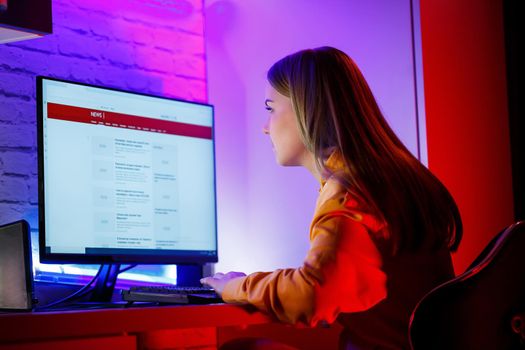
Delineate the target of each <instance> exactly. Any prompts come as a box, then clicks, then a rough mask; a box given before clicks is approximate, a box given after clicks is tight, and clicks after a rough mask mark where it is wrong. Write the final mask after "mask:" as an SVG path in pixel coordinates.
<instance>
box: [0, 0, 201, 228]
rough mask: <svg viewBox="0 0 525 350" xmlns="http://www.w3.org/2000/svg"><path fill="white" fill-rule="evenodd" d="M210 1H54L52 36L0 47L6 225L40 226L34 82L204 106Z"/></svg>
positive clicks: (1, 185) (0, 196) (0, 214)
mask: <svg viewBox="0 0 525 350" xmlns="http://www.w3.org/2000/svg"><path fill="white" fill-rule="evenodd" d="M203 19H204V13H203V0H172V1H168V2H166V1H160V0H149V1H144V0H102V1H101V0H93V1H85V0H54V1H53V34H52V35H49V36H47V37H44V38H38V39H33V40H28V41H21V42H17V43H11V44H1V45H0V225H1V224H4V223H7V222H11V221H14V220H19V219H22V218H25V219H27V220H28V221H30V224H31V225H32V226H35V225H36V224H37V221H38V220H37V206H38V192H37V156H36V101H35V86H36V83H35V76H37V75H47V76H51V77H57V78H62V79H68V80H74V81H79V82H85V83H90V84H96V85H103V86H109V87H115V88H120V89H125V90H131V91H138V92H143V93H148V94H154V95H163V96H168V97H176V98H180V99H188V100H193V101H200V102H205V101H206V100H207V96H206V63H205V52H204V20H203Z"/></svg>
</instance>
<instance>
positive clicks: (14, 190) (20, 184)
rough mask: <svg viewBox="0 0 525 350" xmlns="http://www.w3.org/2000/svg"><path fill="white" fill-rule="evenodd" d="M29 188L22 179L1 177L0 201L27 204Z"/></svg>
mask: <svg viewBox="0 0 525 350" xmlns="http://www.w3.org/2000/svg"><path fill="white" fill-rule="evenodd" d="M28 200H29V187H28V184H27V182H26V179H24V178H22V177H13V176H5V175H4V176H2V177H1V178H0V201H9V202H27V201H28Z"/></svg>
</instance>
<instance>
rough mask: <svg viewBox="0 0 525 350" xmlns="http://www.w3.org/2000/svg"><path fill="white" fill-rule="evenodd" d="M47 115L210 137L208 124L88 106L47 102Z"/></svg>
mask: <svg viewBox="0 0 525 350" xmlns="http://www.w3.org/2000/svg"><path fill="white" fill-rule="evenodd" d="M47 117H48V118H52V119H59V120H66V121H71V122H78V123H87V124H96V125H104V126H111V127H116V128H124V129H133V130H141V131H149V132H158V133H162V134H172V135H180V136H188V137H197V138H202V139H210V140H211V138H212V129H211V127H209V126H202V125H195V124H187V123H180V122H174V121H169V120H160V119H154V118H148V117H139V116H136V115H129V114H121V113H114V112H108V111H101V110H96V109H90V108H81V107H74V106H67V105H61V104H57V103H47Z"/></svg>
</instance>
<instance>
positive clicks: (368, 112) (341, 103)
mask: <svg viewBox="0 0 525 350" xmlns="http://www.w3.org/2000/svg"><path fill="white" fill-rule="evenodd" d="M267 77H268V81H269V82H270V84H271V85H272V87H273V88H274V89H276V90H277V91H278V92H279V93H280V94H282V95H284V96H287V97H289V98H290V99H291V101H292V105H293V107H294V110H295V114H296V117H297V122H298V125H299V130H300V134H301V137H302V139H303V142H304V144H305V146H306V148H307V149H308V150H309V151H311V152H312V153H313V154H314V156H315V159H316V163H317V166H318V167H319V168H320V169H322V170H323V171H325V172H327V171H329V169H327V168H326V167H325V164H324V161H325V157H326V150H328V149H337V150H338V151H339V152H340V153H341V155H342V158H343V159H344V163H345V165H346V171H345V172H343V173H339V174H336V175H337V177H338V179H339V180H340V181H341V182H342V183H343V185H344V186H345V187H346V189H347V190H348V191H349V192H351V193H352V194H353V195H354V196H356V197H357V198H358V199H359V200H360V201H361V202H362V203H363V204H364V205H365V206H366V207H367V208H368V209H369V210H370V211H372V212H373V213H374V214H375V215H377V216H378V217H380V218H381V219H382V220H384V221H385V222H386V223H387V224H388V227H389V230H388V232H389V236H388V240H387V241H388V248H389V250H390V252H391V253H392V254H396V253H397V252H399V251H401V250H405V249H407V250H411V251H412V250H415V249H418V248H419V247H420V246H422V245H424V244H425V245H427V244H430V246H432V247H434V248H436V249H437V248H439V247H443V246H445V245H446V246H448V247H449V248H450V249H451V250H452V251H455V250H456V249H457V247H458V245H459V242H460V241H461V237H462V233H463V226H462V222H461V218H460V215H459V210H458V207H457V205H456V203H455V201H454V199H453V198H452V196H451V195H450V193H449V192H448V191H447V189H446V188H445V186H443V184H442V183H441V182H440V181H439V180H438V179H437V178H436V177H435V176H434V175H433V174H432V173H431V172H430V171H429V170H428V169H427V168H426V167H424V166H423V165H422V164H421V163H420V162H419V161H418V160H417V159H416V158H415V157H414V156H413V155H412V154H411V153H410V152H409V151H408V149H407V148H406V147H405V146H404V145H403V143H402V142H401V141H400V140H399V138H398V137H397V136H396V135H395V133H394V132H393V131H392V129H391V128H390V126H389V125H388V123H387V122H386V120H385V118H384V117H383V115H382V113H381V111H380V109H379V107H378V105H377V102H376V100H375V98H374V96H373V94H372V91H371V90H370V88H369V86H368V84H367V82H366V80H365V79H364V77H363V75H362V73H361V72H360V70H359V68H358V67H357V65H356V64H355V63H354V61H353V60H352V59H351V58H350V57H348V55H346V54H345V53H344V52H342V51H340V50H338V49H335V48H332V47H320V48H316V49H308V50H302V51H299V52H297V53H294V54H291V55H289V56H286V57H284V58H282V59H281V60H279V61H278V62H276V63H275V64H274V65H273V66H272V67H271V68H270V70H269V71H268V76H267Z"/></svg>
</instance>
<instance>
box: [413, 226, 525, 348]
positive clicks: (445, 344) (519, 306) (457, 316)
mask: <svg viewBox="0 0 525 350" xmlns="http://www.w3.org/2000/svg"><path fill="white" fill-rule="evenodd" d="M524 312H525V221H521V222H517V223H515V224H513V225H511V226H509V227H507V228H506V229H505V230H503V231H502V232H500V233H499V234H498V235H497V236H496V237H495V238H494V239H493V240H492V241H491V242H490V243H489V244H488V245H487V247H486V248H485V249H484V250H483V252H482V253H481V254H480V255H479V256H478V258H477V259H476V260H475V261H474V263H473V264H472V265H471V266H470V267H469V268H468V269H467V271H465V272H464V273H462V274H461V275H459V276H457V277H456V278H454V279H452V280H450V281H448V282H446V283H443V284H441V285H439V286H438V287H436V288H434V289H433V290H432V291H430V292H429V293H428V294H427V295H425V297H423V299H422V300H421V301H420V302H419V303H418V305H417V306H416V308H415V310H414V312H413V313H412V317H411V320H410V327H409V333H410V334H409V336H410V343H411V346H412V349H413V350H420V349H425V350H432V349H447V350H454V349H461V350H465V349H487V350H489V349H497V350H506V349H525V346H524V343H523V339H522V336H523V335H521V336H520V334H519V332H518V331H517V330H516V327H515V326H513V325H512V323H513V322H514V323H516V319H515V317H516V315H520V314H521V315H523V313H524ZM513 329H514V330H513Z"/></svg>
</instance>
